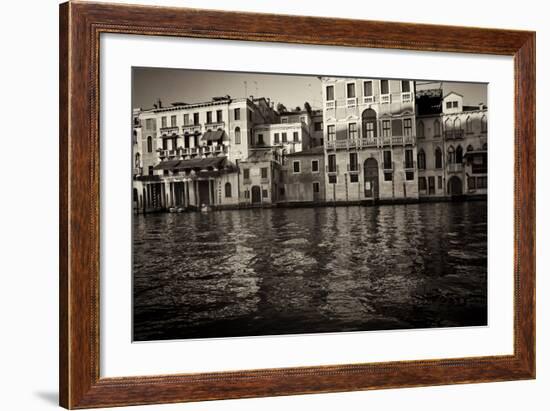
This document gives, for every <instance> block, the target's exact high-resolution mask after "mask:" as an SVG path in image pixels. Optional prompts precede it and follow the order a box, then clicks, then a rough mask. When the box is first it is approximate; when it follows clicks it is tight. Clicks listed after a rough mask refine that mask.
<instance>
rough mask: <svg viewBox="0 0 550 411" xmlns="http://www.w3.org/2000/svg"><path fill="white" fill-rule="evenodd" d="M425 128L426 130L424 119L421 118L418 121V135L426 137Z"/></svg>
mask: <svg viewBox="0 0 550 411" xmlns="http://www.w3.org/2000/svg"><path fill="white" fill-rule="evenodd" d="M424 133H425V130H424V122H423V121H422V120H420V121H419V122H418V125H417V126H416V135H417V136H418V137H420V138H424V137H425V134H424Z"/></svg>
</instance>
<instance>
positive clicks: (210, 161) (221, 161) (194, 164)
mask: <svg viewBox="0 0 550 411" xmlns="http://www.w3.org/2000/svg"><path fill="white" fill-rule="evenodd" d="M226 160H227V157H209V158H192V159H190V160H180V161H179V162H178V164H177V165H176V166H175V167H174V168H175V169H178V170H192V169H196V168H198V169H200V170H205V169H208V168H210V167H212V168H217V169H220V168H223V167H224V166H225V162H226Z"/></svg>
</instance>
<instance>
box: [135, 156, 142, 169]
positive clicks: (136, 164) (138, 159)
mask: <svg viewBox="0 0 550 411" xmlns="http://www.w3.org/2000/svg"><path fill="white" fill-rule="evenodd" d="M140 164H141V155H140V154H139V153H136V155H135V159H134V167H136V168H137V167H139V166H140Z"/></svg>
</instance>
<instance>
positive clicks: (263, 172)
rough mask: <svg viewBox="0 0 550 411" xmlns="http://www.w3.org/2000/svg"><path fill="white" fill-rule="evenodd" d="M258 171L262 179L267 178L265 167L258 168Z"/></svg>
mask: <svg viewBox="0 0 550 411" xmlns="http://www.w3.org/2000/svg"><path fill="white" fill-rule="evenodd" d="M260 172H261V176H262V178H263V179H266V178H267V167H262V168H261V169H260Z"/></svg>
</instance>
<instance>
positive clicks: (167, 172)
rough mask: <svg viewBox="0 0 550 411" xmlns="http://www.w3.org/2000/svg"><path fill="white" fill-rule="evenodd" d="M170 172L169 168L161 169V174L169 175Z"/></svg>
mask: <svg viewBox="0 0 550 411" xmlns="http://www.w3.org/2000/svg"><path fill="white" fill-rule="evenodd" d="M169 174H170V171H169V170H162V175H165V176H167V175H169Z"/></svg>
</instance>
